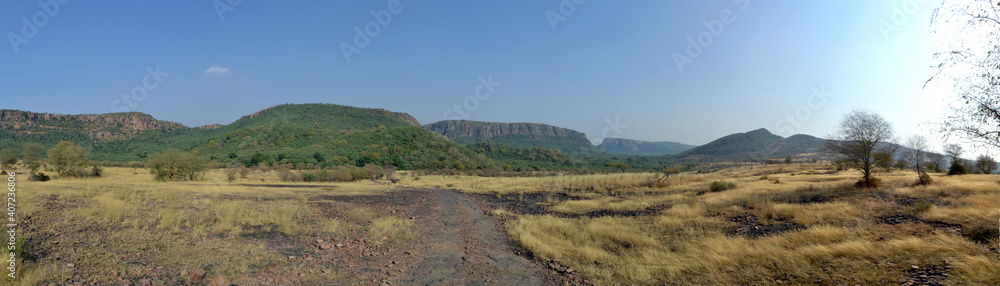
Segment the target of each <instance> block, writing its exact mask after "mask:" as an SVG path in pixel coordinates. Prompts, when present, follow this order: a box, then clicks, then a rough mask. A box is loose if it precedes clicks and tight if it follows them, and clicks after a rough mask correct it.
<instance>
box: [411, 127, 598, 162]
mask: <svg viewBox="0 0 1000 286" xmlns="http://www.w3.org/2000/svg"><path fill="white" fill-rule="evenodd" d="M424 128H427V129H428V130H431V131H434V132H436V133H438V134H441V135H444V136H445V137H448V139H451V140H452V141H455V142H458V143H462V144H471V143H477V142H497V143H502V144H504V145H507V146H510V147H519V148H534V147H542V148H549V149H557V150H561V151H562V152H564V153H568V154H592V153H598V152H600V150H598V149H597V148H596V147H594V145H592V144H591V143H590V140H589V139H587V136H586V135H585V134H583V133H582V132H579V131H575V130H571V129H566V128H562V127H556V126H552V125H547V124H541V123H500V122H480V121H468V120H445V121H439V122H435V123H431V124H427V125H424Z"/></svg>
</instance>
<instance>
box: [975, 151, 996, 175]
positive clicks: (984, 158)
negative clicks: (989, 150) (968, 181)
mask: <svg viewBox="0 0 1000 286" xmlns="http://www.w3.org/2000/svg"><path fill="white" fill-rule="evenodd" d="M975 166H976V171H979V172H981V173H983V174H989V173H993V170H996V169H997V161H996V160H994V159H993V157H990V156H989V155H979V157H978V158H976V163H975Z"/></svg>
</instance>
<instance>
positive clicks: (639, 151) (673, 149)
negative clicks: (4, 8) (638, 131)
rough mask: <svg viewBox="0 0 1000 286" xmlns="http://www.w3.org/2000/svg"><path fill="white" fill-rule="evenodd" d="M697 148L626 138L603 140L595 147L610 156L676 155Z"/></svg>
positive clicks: (669, 142)
mask: <svg viewBox="0 0 1000 286" xmlns="http://www.w3.org/2000/svg"><path fill="white" fill-rule="evenodd" d="M695 147H698V146H695V145H688V144H683V143H678V142H673V141H645V140H637V139H627V138H613V137H608V138H604V140H603V141H602V142H601V144H599V145H597V148H598V149H601V151H604V152H608V153H612V154H625V155H644V156H660V155H673V154H678V153H681V152H684V151H687V150H690V149H692V148H695Z"/></svg>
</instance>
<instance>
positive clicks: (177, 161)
mask: <svg viewBox="0 0 1000 286" xmlns="http://www.w3.org/2000/svg"><path fill="white" fill-rule="evenodd" d="M147 165H148V166H149V172H150V173H151V174H153V176H155V177H156V180H158V181H183V180H196V179H198V178H199V177H200V176H201V174H202V172H203V171H204V170H205V163H204V162H202V161H201V159H198V157H195V156H194V154H191V153H186V152H181V151H180V150H177V149H168V150H166V151H163V153H156V154H152V155H149V162H148V163H147Z"/></svg>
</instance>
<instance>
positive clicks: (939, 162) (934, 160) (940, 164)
mask: <svg viewBox="0 0 1000 286" xmlns="http://www.w3.org/2000/svg"><path fill="white" fill-rule="evenodd" d="M926 164H927V167H929V169H931V170H934V172H938V173H940V172H941V171H942V170H944V166H945V165H948V158H945V157H944V155H941V154H938V153H927V163H926Z"/></svg>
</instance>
